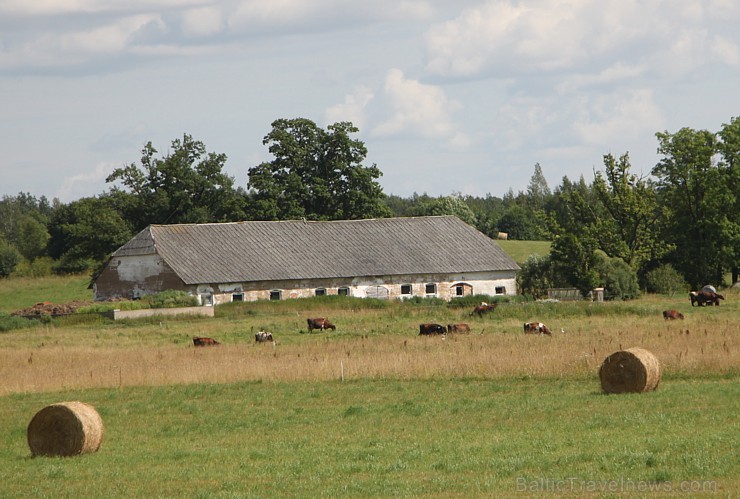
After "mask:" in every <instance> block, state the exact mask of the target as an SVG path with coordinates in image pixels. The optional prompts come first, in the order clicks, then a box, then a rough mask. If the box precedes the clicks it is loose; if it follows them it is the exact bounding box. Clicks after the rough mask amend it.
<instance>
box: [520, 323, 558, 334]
mask: <svg viewBox="0 0 740 499" xmlns="http://www.w3.org/2000/svg"><path fill="white" fill-rule="evenodd" d="M524 334H546V335H548V336H552V332H550V329H549V328H548V327H547V326H545V325H544V324H543V323H542V322H525V323H524Z"/></svg>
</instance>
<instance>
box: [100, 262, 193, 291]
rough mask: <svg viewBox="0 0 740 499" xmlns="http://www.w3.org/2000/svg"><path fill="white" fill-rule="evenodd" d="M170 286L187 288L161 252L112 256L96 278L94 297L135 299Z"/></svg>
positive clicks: (171, 287) (180, 288) (178, 288)
mask: <svg viewBox="0 0 740 499" xmlns="http://www.w3.org/2000/svg"><path fill="white" fill-rule="evenodd" d="M167 289H176V290H185V291H186V290H187V287H186V286H185V285H184V284H183V282H182V280H181V279H180V278H179V277H177V275H176V274H175V273H174V272H173V271H172V269H171V268H170V267H169V265H167V264H166V263H165V262H164V261H163V260H162V259H161V258H160V257H159V256H158V255H142V256H127V257H120V258H115V259H111V261H110V262H108V266H107V267H106V268H105V269H104V270H103V272H102V273H101V274H100V275H99V276H98V278H97V279H96V280H95V284H94V285H93V296H94V299H95V300H98V301H99V300H110V299H114V298H126V299H136V298H141V297H142V296H145V295H148V294H153V293H159V292H160V291H164V290H167Z"/></svg>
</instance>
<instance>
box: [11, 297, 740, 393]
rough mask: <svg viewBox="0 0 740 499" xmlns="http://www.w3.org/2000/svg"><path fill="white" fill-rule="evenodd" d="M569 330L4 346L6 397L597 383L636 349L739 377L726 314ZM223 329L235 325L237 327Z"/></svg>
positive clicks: (694, 370)
mask: <svg viewBox="0 0 740 499" xmlns="http://www.w3.org/2000/svg"><path fill="white" fill-rule="evenodd" d="M702 312H704V311H702ZM709 312H714V311H709ZM363 313H364V314H369V315H365V316H364V317H363V318H362V319H363V320H364V321H366V322H373V321H381V320H383V318H384V317H385V316H384V314H385V313H386V312H385V311H382V310H381V311H375V312H363ZM345 319H346V318H342V321H345ZM356 320H360V319H359V318H356ZM412 320H413V318H412V319H405V321H406V322H403V323H402V325H400V326H399V328H402V329H401V331H404V330H405V331H413V329H412V327H413V325H412V324H411V321H412ZM361 322H362V321H361ZM568 325H569V326H572V327H569V328H568V329H566V332H565V333H560V332H559V331H560V328H559V327H554V329H555V331H556V332H555V333H554V334H553V337H547V336H534V335H524V334H523V332H521V331H520V328H521V325H520V323H518V322H514V320H513V319H507V320H498V319H491V320H488V321H478V322H476V323H474V324H473V326H474V327H473V330H474V333H473V334H469V335H448V336H446V337H445V338H442V337H420V336H418V335H416V334H414V333H411V332H409V333H408V334H406V333H398V332H395V333H388V334H377V335H375V336H370V335H368V334H363V331H365V330H367V329H362V328H360V331H359V332H344V333H342V332H336V333H333V332H329V333H321V334H314V335H310V336H309V335H306V334H297V333H294V334H293V335H291V336H290V338H286V341H281V339H280V337H279V336H278V342H277V344H274V345H273V344H269V343H268V344H255V343H254V342H253V340H251V341H250V339H249V336H248V335H247V334H245V335H244V337H242V338H241V341H238V342H237V341H233V340H232V341H230V342H225V344H223V345H220V346H217V347H208V348H194V347H193V346H192V343H184V341H181V342H179V343H177V344H175V343H172V344H161V343H160V344H159V345H157V346H152V345H147V344H146V343H142V344H138V345H136V344H134V345H128V346H126V347H125V348H124V347H109V346H105V341H103V340H101V341H100V342H99V343H98V346H96V347H90V346H86V345H84V344H80V343H84V342H82V341H80V342H76V343H75V342H70V344H69V345H64V344H59V343H57V344H53V343H52V344H51V345H49V344H45V345H44V346H40V345H39V346H36V347H29V348H2V349H0V376H1V377H2V379H3V383H2V385H1V386H0V395H5V394H9V393H16V392H39V391H52V390H64V389H80V388H90V387H117V386H134V385H142V386H147V385H166V384H190V383H228V382H235V381H245V380H263V381H316V380H339V379H342V378H343V379H344V380H352V379H357V378H365V379H384V378H394V379H412V378H416V379H429V378H438V377H441V378H449V377H475V378H501V377H525V376H526V377H568V378H572V377H594V379H595V383H596V373H597V370H598V366H599V365H600V363H601V361H602V360H603V359H604V358H605V357H606V356H608V355H609V354H611V353H613V352H614V351H616V350H619V349H623V348H629V347H634V346H639V347H642V348H645V349H647V350H649V351H651V352H652V353H653V354H655V355H656V357H657V358H658V359H659V360H660V362H661V364H662V366H663V370H664V373H665V374H666V375H667V376H671V375H684V374H685V375H706V374H720V375H721V374H727V373H736V372H737V371H738V367H739V366H740V355H739V354H738V346H740V345H739V340H738V334H737V324H736V323H735V321H734V320H732V319H731V318H729V316H725V315H717V314H716V313H714V314H710V313H701V314H700V313H696V314H694V316H693V317H690V318H688V319H687V320H686V321H673V322H671V321H669V322H665V321H663V319H662V318H659V317H650V318H645V317H641V316H624V317H619V318H618V319H616V320H615V318H614V317H609V316H598V317H593V316H592V317H583V318H580V319H578V320H574V319H569V320H568ZM222 327H223V328H225V329H228V328H229V327H232V328H233V324H231V325H229V324H226V325H222ZM390 329H392V330H395V329H396V328H395V327H394V328H390ZM339 331H341V329H339ZM481 331H483V332H481ZM186 332H189V331H186ZM200 333H201V334H202V333H209V330H207V329H206V330H203V331H201V332H200ZM165 334H172V335H175V336H176V337H177V338H180V339H182V338H183V337H184V336H185V335H184V331H183V330H178V329H177V326H176V325H175V326H172V330H170V331H168V332H167V333H165ZM187 338H189V336H187ZM252 338H253V337H252Z"/></svg>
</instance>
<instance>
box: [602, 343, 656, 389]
mask: <svg viewBox="0 0 740 499" xmlns="http://www.w3.org/2000/svg"><path fill="white" fill-rule="evenodd" d="M599 378H600V379H601V388H602V389H603V390H604V392H606V393H630V392H632V393H642V392H650V391H653V390H655V389H656V388H658V383H660V363H659V362H658V359H657V358H656V357H655V356H654V355H653V354H652V353H650V352H649V351H647V350H645V349H643V348H628V349H626V350H620V351H618V352H614V353H613V354H611V355H609V356H608V357H607V358H606V359H604V362H603V363H602V364H601V367H600V368H599Z"/></svg>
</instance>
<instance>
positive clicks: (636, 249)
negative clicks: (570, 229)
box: [592, 153, 670, 271]
mask: <svg viewBox="0 0 740 499" xmlns="http://www.w3.org/2000/svg"><path fill="white" fill-rule="evenodd" d="M630 168H631V165H630V161H629V155H628V154H627V153H625V154H623V155H622V156H620V158H619V160H617V159H616V158H614V156H612V155H611V154H606V155H604V172H603V173H602V172H600V171H597V172H596V174H595V179H594V183H593V189H594V192H595V194H596V197H597V198H598V199H599V201H600V202H601V204H602V205H603V208H604V209H603V210H602V211H601V212H600V213H599V215H598V216H597V217H596V219H595V220H594V222H593V227H592V234H593V235H594V236H595V237H596V238H597V240H598V241H599V248H600V249H601V250H602V251H604V252H605V253H606V254H607V255H609V256H610V257H612V258H621V259H622V260H624V261H625V262H626V263H628V264H629V265H630V266H632V268H633V269H635V270H636V271H639V270H641V269H642V268H643V266H644V265H645V264H646V263H647V262H650V261H653V260H657V259H659V258H661V257H662V256H663V255H665V254H666V253H667V252H668V250H669V249H670V247H669V246H667V245H665V244H664V243H663V242H662V241H661V234H660V231H661V217H660V211H659V208H658V201H657V196H656V193H655V186H654V184H653V183H652V182H650V181H648V180H646V179H644V178H638V177H637V176H636V175H634V174H632V173H631V172H630Z"/></svg>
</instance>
